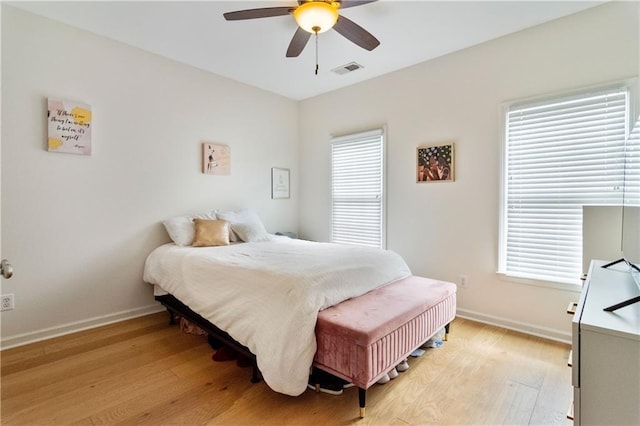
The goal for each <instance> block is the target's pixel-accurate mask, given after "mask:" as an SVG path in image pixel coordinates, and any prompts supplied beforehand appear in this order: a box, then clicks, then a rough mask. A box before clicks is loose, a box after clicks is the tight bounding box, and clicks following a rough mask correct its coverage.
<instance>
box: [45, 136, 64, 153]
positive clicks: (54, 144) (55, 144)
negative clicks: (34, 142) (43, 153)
mask: <svg viewBox="0 0 640 426" xmlns="http://www.w3.org/2000/svg"><path fill="white" fill-rule="evenodd" d="M48 145H49V151H52V150H56V149H58V148H60V147H61V146H62V141H61V140H60V139H55V138H49V144H48Z"/></svg>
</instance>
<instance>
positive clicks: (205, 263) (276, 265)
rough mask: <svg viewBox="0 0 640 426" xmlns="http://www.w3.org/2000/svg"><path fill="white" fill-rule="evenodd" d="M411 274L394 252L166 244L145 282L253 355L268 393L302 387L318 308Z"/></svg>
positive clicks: (280, 244)
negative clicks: (182, 305) (159, 289)
mask: <svg viewBox="0 0 640 426" xmlns="http://www.w3.org/2000/svg"><path fill="white" fill-rule="evenodd" d="M409 275H411V271H410V270H409V267H408V266H407V264H406V263H405V261H404V260H403V259H402V258H401V257H400V256H399V255H398V254H396V253H394V252H391V251H384V250H378V249H371V248H363V247H354V246H345V245H337V244H328V243H314V242H309V241H302V240H292V239H289V238H286V237H282V238H274V240H273V241H265V242H255V243H242V244H234V245H230V246H222V247H178V246H176V245H174V244H165V245H163V246H160V247H158V248H157V249H155V250H154V251H153V252H151V254H150V255H149V257H148V258H147V261H146V264H145V270H144V280H145V281H146V282H148V283H150V284H155V285H156V286H160V287H161V288H162V289H164V290H165V291H167V292H169V293H171V294H173V295H174V296H175V297H176V298H178V299H179V300H180V301H182V302H183V303H184V304H186V305H188V306H189V307H190V308H191V309H192V310H194V311H195V312H197V313H198V314H200V315H201V316H203V317H204V318H207V319H208V320H209V321H210V322H212V323H213V324H215V325H216V326H218V327H220V328H221V329H223V330H225V331H226V332H227V333H229V334H230V335H231V336H232V337H233V338H234V339H236V340H237V341H238V342H240V343H242V344H243V345H245V346H246V347H247V348H249V350H251V352H252V353H254V354H255V355H256V358H257V363H258V368H260V371H261V373H262V376H263V378H264V380H265V382H266V383H267V384H268V385H269V387H271V389H273V390H275V391H277V392H281V393H284V394H287V395H299V394H301V393H302V392H304V390H305V389H306V388H307V381H308V375H309V368H310V367H311V364H312V362H313V357H314V354H315V351H316V340H315V324H316V318H317V314H318V312H319V311H320V310H322V309H325V308H327V307H329V306H332V305H335V304H337V303H340V302H341V301H343V300H346V299H349V298H352V297H356V296H359V295H362V294H364V293H366V292H368V291H370V290H372V289H374V288H377V287H380V286H382V285H385V284H388V283H391V282H393V281H395V280H397V279H400V278H405V277H407V276H409Z"/></svg>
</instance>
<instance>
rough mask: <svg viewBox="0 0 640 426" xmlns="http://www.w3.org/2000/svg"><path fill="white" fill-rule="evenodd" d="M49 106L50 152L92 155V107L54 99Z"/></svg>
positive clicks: (48, 144) (48, 136) (48, 141)
mask: <svg viewBox="0 0 640 426" xmlns="http://www.w3.org/2000/svg"><path fill="white" fill-rule="evenodd" d="M47 105H48V111H47V121H48V135H47V147H48V150H49V152H62V153H66V154H80V155H91V129H92V127H93V121H92V114H91V105H87V104H84V103H81V102H74V101H65V100H60V99H52V98H49V99H48V100H47Z"/></svg>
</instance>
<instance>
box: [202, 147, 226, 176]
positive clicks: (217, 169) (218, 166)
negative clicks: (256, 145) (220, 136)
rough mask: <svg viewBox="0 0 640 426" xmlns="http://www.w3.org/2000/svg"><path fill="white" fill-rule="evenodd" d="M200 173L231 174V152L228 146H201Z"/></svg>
mask: <svg viewBox="0 0 640 426" xmlns="http://www.w3.org/2000/svg"><path fill="white" fill-rule="evenodd" d="M202 173H204V174H207V175H228V174H231V150H230V149H229V146H228V145H223V144H219V143H208V142H205V143H203V144H202Z"/></svg>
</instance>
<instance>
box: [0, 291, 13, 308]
mask: <svg viewBox="0 0 640 426" xmlns="http://www.w3.org/2000/svg"><path fill="white" fill-rule="evenodd" d="M1 297H2V298H1V299H0V308H1V309H0V312H1V311H10V310H11V309H13V294H3V295H2V296H1Z"/></svg>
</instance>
